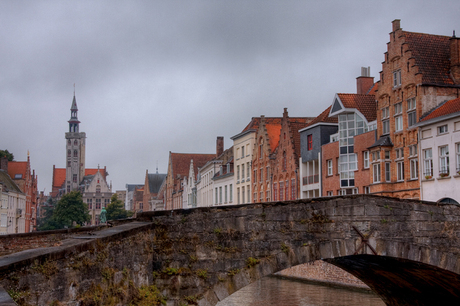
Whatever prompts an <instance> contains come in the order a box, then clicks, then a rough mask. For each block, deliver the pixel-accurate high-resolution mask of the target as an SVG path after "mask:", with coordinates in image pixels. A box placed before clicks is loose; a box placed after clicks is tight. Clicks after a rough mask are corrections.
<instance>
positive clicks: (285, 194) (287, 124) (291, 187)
mask: <svg viewBox="0 0 460 306" xmlns="http://www.w3.org/2000/svg"><path fill="white" fill-rule="evenodd" d="M312 120H313V118H309V117H300V118H290V117H289V115H288V112H287V108H285V109H284V112H283V117H282V118H281V129H280V135H279V137H278V138H279V140H278V146H277V147H276V149H275V152H274V154H273V156H272V162H271V165H270V168H271V173H272V176H273V179H272V180H273V181H272V185H273V190H278V195H277V196H276V197H277V199H278V200H279V201H287V200H297V199H298V198H299V190H300V179H299V178H300V177H299V159H300V134H299V130H301V129H303V128H305V127H306V126H307V125H308V124H309V123H310V122H311V121H312ZM253 171H254V174H256V173H257V169H254V170H253ZM259 176H260V170H259ZM259 178H260V177H259ZM258 186H259V188H262V187H263V186H264V185H262V184H261V185H258ZM254 196H255V198H254V202H257V200H256V199H257V198H258V200H259V201H263V200H264V190H260V191H259V192H258V193H257V192H256V191H255V192H254Z"/></svg>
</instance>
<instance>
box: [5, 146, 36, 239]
mask: <svg viewBox="0 0 460 306" xmlns="http://www.w3.org/2000/svg"><path fill="white" fill-rule="evenodd" d="M7 171H8V175H9V176H10V177H11V178H12V179H13V181H14V182H15V183H16V185H17V186H18V187H19V189H20V190H21V191H22V192H23V193H24V194H25V195H26V206H25V211H24V218H25V232H26V233H28V232H32V231H34V230H36V226H37V197H38V188H37V176H36V175H35V170H32V169H31V167H30V156H29V154H28V153H27V161H10V162H8V168H7Z"/></svg>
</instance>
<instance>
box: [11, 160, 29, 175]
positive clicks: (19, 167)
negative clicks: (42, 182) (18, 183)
mask: <svg viewBox="0 0 460 306" xmlns="http://www.w3.org/2000/svg"><path fill="white" fill-rule="evenodd" d="M27 164H28V162H27V161H9V162H8V175H9V176H10V177H11V178H12V179H15V178H19V179H25V178H26V175H27ZM16 174H20V175H21V177H16Z"/></svg>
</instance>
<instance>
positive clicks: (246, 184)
mask: <svg viewBox="0 0 460 306" xmlns="http://www.w3.org/2000/svg"><path fill="white" fill-rule="evenodd" d="M262 118H263V120H264V121H266V122H270V123H271V122H275V121H276V122H278V123H279V122H281V118H273V117H264V116H262V117H253V118H252V119H251V121H250V122H249V124H248V125H247V126H246V127H245V128H244V129H243V131H241V132H240V133H238V134H236V135H235V136H233V137H231V138H230V139H232V140H233V172H234V175H233V185H232V193H233V194H232V196H231V197H232V201H233V203H234V204H243V203H249V201H250V193H251V185H253V184H254V183H255V182H256V181H255V177H253V173H252V170H253V169H256V167H257V168H258V167H259V165H257V166H256V165H254V164H252V163H253V160H254V148H255V144H256V135H257V132H258V130H259V125H260V123H261V121H262ZM267 167H268V165H267ZM243 169H244V170H243ZM264 169H265V168H264ZM266 171H269V168H267V170H266ZM243 176H244V177H243ZM265 177H266V180H267V183H266V184H267V186H266V187H265V188H264V190H267V192H269V190H270V181H269V176H268V175H267V176H265ZM242 190H245V192H246V196H245V198H244V200H245V201H244V202H243V201H242V200H243V199H242V194H241V192H242ZM247 190H249V197H248V196H247ZM267 196H269V194H267Z"/></svg>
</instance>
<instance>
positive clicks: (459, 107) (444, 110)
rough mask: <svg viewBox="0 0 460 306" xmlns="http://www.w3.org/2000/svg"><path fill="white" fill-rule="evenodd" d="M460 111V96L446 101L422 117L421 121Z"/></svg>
mask: <svg viewBox="0 0 460 306" xmlns="http://www.w3.org/2000/svg"><path fill="white" fill-rule="evenodd" d="M457 112H460V98H457V99H453V100H449V101H446V102H444V103H442V104H440V105H438V106H437V107H435V108H434V109H433V110H432V111H431V112H430V113H428V114H427V115H425V116H424V117H422V118H421V119H420V122H423V121H427V120H430V119H434V118H437V117H441V116H445V115H449V114H453V113H457Z"/></svg>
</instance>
